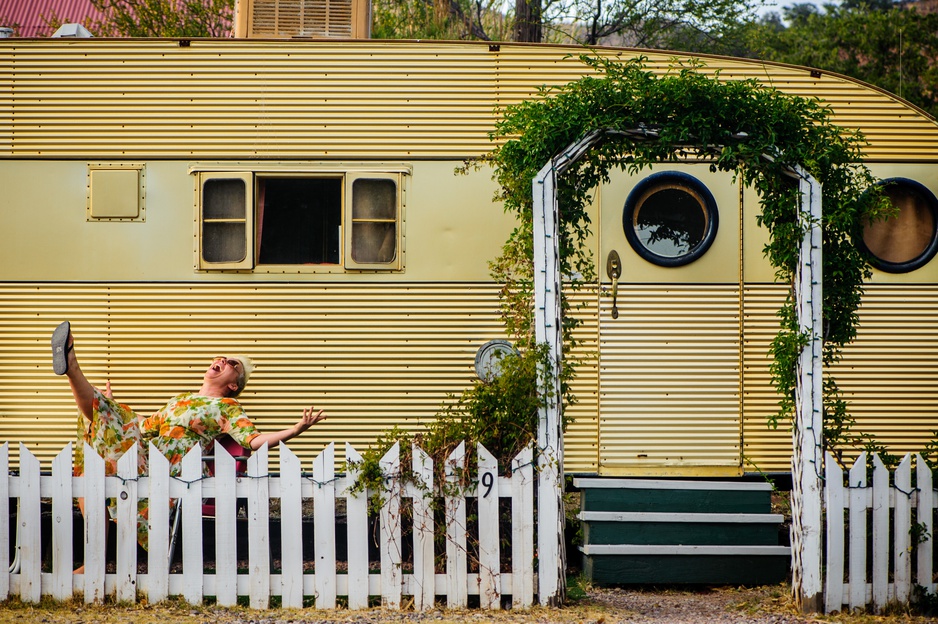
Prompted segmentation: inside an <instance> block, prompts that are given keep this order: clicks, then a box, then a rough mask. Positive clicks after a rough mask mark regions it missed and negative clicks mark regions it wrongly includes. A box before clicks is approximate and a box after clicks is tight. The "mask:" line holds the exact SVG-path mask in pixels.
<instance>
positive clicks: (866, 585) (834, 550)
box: [824, 452, 936, 613]
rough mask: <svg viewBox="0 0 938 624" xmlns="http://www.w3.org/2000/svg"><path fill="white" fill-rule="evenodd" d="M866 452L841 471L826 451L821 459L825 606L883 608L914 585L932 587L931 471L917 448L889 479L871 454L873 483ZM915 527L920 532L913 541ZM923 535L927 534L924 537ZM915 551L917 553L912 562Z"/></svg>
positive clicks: (903, 597) (906, 595)
mask: <svg viewBox="0 0 938 624" xmlns="http://www.w3.org/2000/svg"><path fill="white" fill-rule="evenodd" d="M867 472H868V471H867V455H866V453H865V452H864V453H862V454H861V455H860V457H858V458H857V460H856V462H855V463H854V465H853V467H852V468H850V470H849V472H848V475H847V481H846V483H845V481H844V471H843V469H841V467H840V466H838V465H837V462H836V461H835V460H834V458H833V457H831V455H830V454H828V455H827V457H826V463H825V488H824V491H825V507H826V511H827V552H826V564H827V566H826V580H825V610H826V611H827V612H828V613H831V612H834V611H843V610H845V609H866V608H871V609H873V610H875V611H882V610H883V608H884V607H885V606H886V605H887V604H888V603H890V602H893V601H896V602H899V603H907V602H908V601H909V598H910V596H911V595H912V588H913V587H914V586H915V585H921V586H922V587H923V588H925V589H926V590H927V591H928V592H930V593H933V592H934V591H935V587H936V585H935V583H934V582H933V578H934V577H933V575H934V572H935V570H934V560H933V554H932V553H933V549H934V539H935V535H934V533H933V528H934V526H933V514H934V509H935V503H936V496H935V492H934V490H933V489H932V487H933V486H932V473H931V470H930V468H929V467H928V464H926V463H925V461H924V460H923V459H922V457H921V456H920V455H916V456H915V485H914V486H913V485H912V461H911V457H910V456H909V455H906V456H905V458H904V459H903V460H902V462H901V463H900V464H899V466H898V467H897V468H896V470H895V472H894V475H893V478H892V482H890V474H889V470H888V469H887V468H886V467H885V466H884V465H883V462H882V460H881V459H880V458H879V456H878V455H874V456H873V472H872V483H868V482H867V481H868V480H867ZM913 524H915V525H918V527H917V528H916V529H915V530H914V531H915V534H917V535H920V536H922V537H923V538H925V539H918V540H915V541H918V543H913V528H912V527H913ZM926 536H927V537H926ZM913 558H914V559H915V560H916V561H915V565H914V566H913V561H912V560H913Z"/></svg>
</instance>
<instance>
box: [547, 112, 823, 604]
mask: <svg viewBox="0 0 938 624" xmlns="http://www.w3.org/2000/svg"><path fill="white" fill-rule="evenodd" d="M608 136H646V137H648V136H649V135H648V133H647V132H644V131H641V130H636V131H635V132H634V133H630V132H623V131H621V130H608V129H598V130H593V131H592V132H590V133H589V134H587V135H586V136H585V137H583V138H582V139H580V140H579V141H577V142H575V143H573V144H571V145H569V146H568V147H567V148H566V149H565V150H563V151H562V152H560V153H559V154H557V155H556V156H554V157H553V158H552V159H551V160H550V161H549V162H547V163H546V164H545V165H544V167H543V168H542V169H541V170H540V171H539V172H538V174H537V175H536V176H535V178H534V180H533V183H532V187H533V198H534V204H533V210H534V223H533V225H534V298H535V305H534V336H535V339H536V340H537V342H538V343H546V344H547V347H548V351H549V354H550V358H549V367H550V370H547V371H545V374H544V375H543V378H544V380H545V381H544V384H545V385H544V387H542V392H544V393H545V395H546V396H547V401H546V405H545V407H543V408H542V409H541V410H540V414H539V417H540V418H539V425H538V446H539V447H540V449H541V452H540V455H539V462H538V468H539V473H538V475H539V481H538V538H537V539H538V553H539V559H538V562H539V563H538V565H539V569H538V585H539V586H538V595H539V596H540V601H541V604H544V605H546V604H555V603H557V602H558V601H559V600H560V599H561V598H562V596H563V591H564V569H565V567H566V556H565V553H564V539H563V478H562V470H563V431H562V425H561V422H562V420H561V409H562V405H561V402H560V400H559V396H558V395H557V392H558V391H557V389H558V388H560V363H561V359H562V357H563V347H562V344H563V343H562V335H561V330H562V328H561V320H560V289H561V287H562V286H561V276H560V253H559V248H558V241H559V229H558V227H559V223H558V214H559V211H558V204H557V177H558V176H560V175H562V174H563V173H564V172H565V171H566V170H567V169H568V168H569V167H570V165H572V164H574V163H575V162H576V161H577V160H579V159H580V158H581V157H582V156H583V155H584V154H585V153H586V152H587V151H589V149H590V148H591V147H593V146H594V145H596V144H597V143H598V142H600V141H602V140H603V139H605V138H606V137H608ZM649 138H653V137H649ZM790 174H791V175H792V176H793V177H795V178H797V179H798V181H799V182H798V183H799V190H800V192H801V210H800V218H801V220H802V224H803V229H804V232H805V235H804V238H803V240H802V243H801V247H800V249H799V258H800V262H799V270H798V275H797V278H796V284H795V293H796V298H797V310H798V319H799V324H800V326H801V328H802V329H803V330H805V331H807V332H808V334H809V335H810V341H809V343H808V345H807V346H806V347H805V349H804V351H803V352H802V354H801V357H800V359H799V361H798V385H797V390H796V421H795V426H794V427H793V430H792V431H793V433H792V486H793V492H792V516H793V517H792V590H793V592H794V594H795V598H796V600H797V601H798V602H799V604H800V605H801V607H802V609H803V610H805V611H817V610H818V609H820V607H821V605H822V604H823V601H822V585H821V527H822V523H821V496H822V491H821V477H820V475H821V471H822V469H823V466H822V459H823V457H822V444H823V439H822V431H823V429H822V425H823V392H822V388H823V386H822V384H823V379H822V375H823V371H822V367H821V363H822V360H821V349H822V346H823V344H822V340H823V337H822V333H823V332H822V331H821V328H822V327H823V325H822V322H823V319H822V291H821V282H822V276H823V275H822V265H821V240H822V231H821V186H820V184H819V183H818V181H817V180H815V179H814V178H813V177H812V176H811V175H810V174H808V173H807V172H806V171H804V170H803V169H801V168H800V167H797V168H795V169H794V170H792V171H791V172H790Z"/></svg>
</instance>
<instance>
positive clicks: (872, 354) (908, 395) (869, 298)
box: [744, 285, 938, 471]
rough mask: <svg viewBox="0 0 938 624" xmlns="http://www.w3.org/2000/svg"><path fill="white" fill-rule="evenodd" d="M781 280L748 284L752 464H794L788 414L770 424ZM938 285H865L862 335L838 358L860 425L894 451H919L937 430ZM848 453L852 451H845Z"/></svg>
mask: <svg viewBox="0 0 938 624" xmlns="http://www.w3.org/2000/svg"><path fill="white" fill-rule="evenodd" d="M783 299H784V289H783V287H782V286H752V287H748V288H747V289H746V302H745V306H746V316H745V330H746V340H745V347H744V354H745V363H746V366H745V373H744V381H745V394H744V413H745V420H744V437H745V454H746V456H747V458H748V459H749V460H750V461H751V462H752V463H751V464H750V465H749V466H748V467H747V468H746V469H747V470H754V469H755V468H758V469H759V470H764V471H788V470H790V468H791V437H790V426H789V423H787V422H782V423H780V424H779V428H778V430H770V429H768V428H767V427H766V422H767V421H766V418H767V417H768V416H769V415H771V414H773V413H775V411H776V410H777V404H778V395H777V394H776V393H775V390H774V388H772V386H771V382H770V377H769V364H770V358H771V356H770V355H769V354H768V349H769V342H770V341H771V339H772V337H774V336H775V334H776V333H777V332H778V319H777V317H776V316H775V313H776V311H777V310H778V308H779V306H780V305H781V303H782V301H783ZM936 352H938V287H936V286H934V285H925V286H923V285H905V286H897V285H890V286H882V285H867V286H866V295H865V296H864V299H863V306H862V308H861V311H860V330H859V334H858V336H857V340H856V342H854V343H853V344H852V345H849V346H848V347H847V349H845V352H844V359H843V361H842V362H840V363H839V364H836V365H835V366H833V367H832V368H831V370H830V373H832V374H833V375H835V376H836V378H837V381H838V383H839V384H840V387H841V389H842V390H843V391H844V398H846V399H847V401H848V402H849V410H850V413H851V414H852V415H853V416H854V418H856V421H857V424H856V426H855V429H854V430H855V432H857V433H859V432H866V433H871V434H873V436H874V437H875V439H876V441H877V442H879V443H881V444H884V445H885V446H886V447H887V448H888V449H889V452H891V453H893V454H897V455H900V456H901V455H903V454H905V453H908V452H917V451H920V450H922V449H923V448H924V446H925V444H927V443H928V442H929V441H930V440H933V439H934V438H935V437H936V436H935V431H936V430H938V424H936V420H935V414H936V413H938V365H936V360H935V353H936ZM846 455H847V456H849V455H850V453H849V452H848V453H846Z"/></svg>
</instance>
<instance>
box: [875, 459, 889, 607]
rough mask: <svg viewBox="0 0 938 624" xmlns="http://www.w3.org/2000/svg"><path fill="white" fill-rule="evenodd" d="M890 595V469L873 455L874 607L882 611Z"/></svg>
mask: <svg viewBox="0 0 938 624" xmlns="http://www.w3.org/2000/svg"><path fill="white" fill-rule="evenodd" d="M888 596H889V470H887V469H886V466H885V465H883V460H882V459H880V457H879V455H873V607H874V608H875V609H876V611H877V612H878V613H882V611H883V608H884V607H885V606H886V601H887V600H888Z"/></svg>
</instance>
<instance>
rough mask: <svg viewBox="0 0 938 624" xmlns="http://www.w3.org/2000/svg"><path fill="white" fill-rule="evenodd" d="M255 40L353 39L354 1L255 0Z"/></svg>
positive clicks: (253, 5)
mask: <svg viewBox="0 0 938 624" xmlns="http://www.w3.org/2000/svg"><path fill="white" fill-rule="evenodd" d="M251 8H252V11H253V13H252V17H253V19H252V20H251V23H250V25H249V28H250V33H249V35H250V36H251V37H264V36H268V37H351V36H352V2H351V0H325V1H323V0H253V2H252V3H251Z"/></svg>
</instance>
